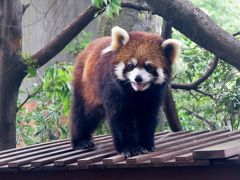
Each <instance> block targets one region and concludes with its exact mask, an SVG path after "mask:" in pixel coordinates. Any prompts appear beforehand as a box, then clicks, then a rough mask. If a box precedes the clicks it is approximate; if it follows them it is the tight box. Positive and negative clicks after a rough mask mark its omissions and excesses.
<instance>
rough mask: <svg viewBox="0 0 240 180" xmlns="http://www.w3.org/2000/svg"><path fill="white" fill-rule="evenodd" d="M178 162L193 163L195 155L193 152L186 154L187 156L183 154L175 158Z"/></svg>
mask: <svg viewBox="0 0 240 180" xmlns="http://www.w3.org/2000/svg"><path fill="white" fill-rule="evenodd" d="M175 160H176V162H182V163H183V162H189V161H193V154H192V152H190V153H186V154H181V155H178V156H176V157H175Z"/></svg>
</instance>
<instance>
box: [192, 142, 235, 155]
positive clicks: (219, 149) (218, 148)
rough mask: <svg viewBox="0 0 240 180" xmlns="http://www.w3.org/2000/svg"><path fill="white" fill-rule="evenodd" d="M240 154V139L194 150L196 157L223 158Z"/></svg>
mask: <svg viewBox="0 0 240 180" xmlns="http://www.w3.org/2000/svg"><path fill="white" fill-rule="evenodd" d="M236 154H240V139H238V140H235V141H231V142H226V143H223V144H217V145H214V146H210V147H206V148H204V149H199V150H195V151H193V157H194V159H221V158H229V157H231V156H233V155H236Z"/></svg>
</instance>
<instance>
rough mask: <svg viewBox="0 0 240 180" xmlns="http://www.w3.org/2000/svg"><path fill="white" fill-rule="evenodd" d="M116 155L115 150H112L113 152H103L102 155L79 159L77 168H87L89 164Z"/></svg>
mask: <svg viewBox="0 0 240 180" xmlns="http://www.w3.org/2000/svg"><path fill="white" fill-rule="evenodd" d="M116 154H117V152H116V151H115V150H113V151H108V152H105V153H103V154H97V155H95V156H91V157H87V158H83V159H79V160H78V166H79V167H87V166H89V165H90V164H91V163H94V162H97V161H101V160H102V159H103V158H106V157H109V156H112V155H116Z"/></svg>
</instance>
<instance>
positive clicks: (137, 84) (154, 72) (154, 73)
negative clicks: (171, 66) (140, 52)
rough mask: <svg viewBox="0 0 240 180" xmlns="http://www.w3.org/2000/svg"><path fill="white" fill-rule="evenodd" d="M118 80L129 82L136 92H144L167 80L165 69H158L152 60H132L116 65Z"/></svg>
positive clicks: (115, 70)
mask: <svg viewBox="0 0 240 180" xmlns="http://www.w3.org/2000/svg"><path fill="white" fill-rule="evenodd" d="M114 73H115V75H116V77H117V79H119V80H122V81H127V82H128V83H130V84H131V86H132V88H133V89H134V90H135V91H144V90H146V89H148V88H149V87H150V86H151V84H162V83H163V82H164V80H165V76H164V73H163V69H162V68H161V67H156V66H155V65H154V64H153V63H152V62H151V60H145V61H138V60H137V59H136V58H134V57H133V58H131V59H130V60H128V61H121V62H119V63H118V64H116V65H115V68H114Z"/></svg>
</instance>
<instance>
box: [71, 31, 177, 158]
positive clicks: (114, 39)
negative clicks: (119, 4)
mask: <svg viewBox="0 0 240 180" xmlns="http://www.w3.org/2000/svg"><path fill="white" fill-rule="evenodd" d="M180 46H181V45H180V42H179V41H177V40H173V39H167V40H164V39H162V38H161V37H160V36H158V35H156V34H153V33H146V32H131V33H128V32H126V31H125V30H124V29H122V28H120V27H118V26H116V27H114V28H113V29H112V36H111V37H102V38H99V39H97V40H95V41H93V42H92V43H91V44H89V45H88V46H87V47H86V48H85V49H84V50H83V52H82V53H80V54H79V55H78V57H77V61H76V64H75V70H74V73H73V95H72V103H71V143H72V146H73V148H80V149H94V144H93V142H92V134H93V132H94V131H95V129H96V128H97V127H98V125H99V124H100V123H101V122H102V120H103V119H104V118H105V117H106V118H107V119H108V121H109V125H110V128H111V132H112V135H113V140H114V145H115V148H116V150H117V151H118V153H121V154H124V155H125V156H126V157H129V156H134V155H138V154H144V153H147V152H149V151H153V150H154V132H155V128H156V126H157V122H158V120H157V114H158V111H159V107H160V106H161V104H162V101H163V99H164V93H165V90H166V86H167V82H168V81H169V79H170V77H171V69H172V68H171V67H172V64H173V63H174V61H176V59H177V58H178V55H179V52H180Z"/></svg>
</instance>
